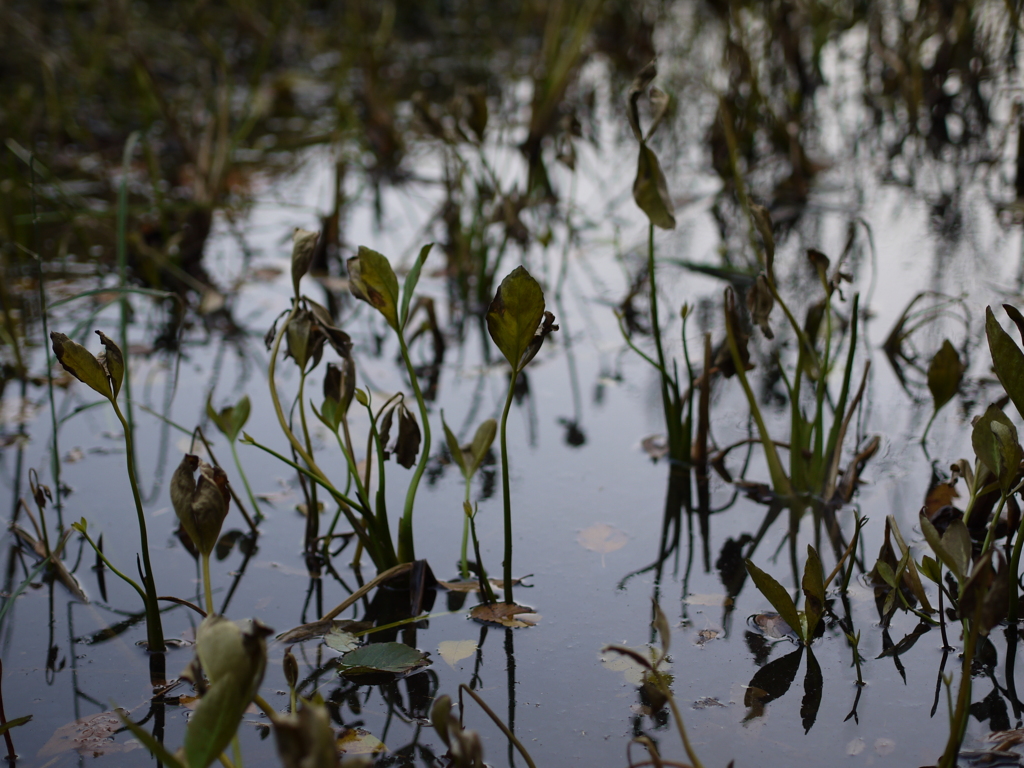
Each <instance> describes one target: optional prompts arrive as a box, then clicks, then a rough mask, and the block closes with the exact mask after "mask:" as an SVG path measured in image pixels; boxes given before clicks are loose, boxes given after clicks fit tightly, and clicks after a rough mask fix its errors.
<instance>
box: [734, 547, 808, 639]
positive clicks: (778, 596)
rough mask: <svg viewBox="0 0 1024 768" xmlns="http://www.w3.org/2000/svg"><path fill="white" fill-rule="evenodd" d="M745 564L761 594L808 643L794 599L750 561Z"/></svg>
mask: <svg viewBox="0 0 1024 768" xmlns="http://www.w3.org/2000/svg"><path fill="white" fill-rule="evenodd" d="M745 562H746V565H747V573H749V574H750V578H751V579H753V581H754V585H755V586H756V587H757V588H758V589H759V590H760V591H761V594H763V595H764V596H765V597H767V598H768V602H769V603H771V605H772V608H774V609H775V610H776V611H778V612H779V615H780V616H781V617H782V618H783V620H784V621H785V622H786V623H787V624H788V625H789V626H790V627H791V628H792V629H793V631H794V632H795V633H796V634H797V636H798V637H800V639H801V640H804V641H807V640H808V639H809V638H805V637H803V636H802V634H801V625H800V616H799V614H798V613H797V611H796V605H795V604H794V603H793V598H792V597H790V596H789V592H787V591H786V590H785V589H784V588H783V586H782V585H781V584H779V582H777V581H776V580H775V579H773V578H772V577H771V576H769V575H768V574H767V573H765V572H764V571H762V570H761V569H760V568H758V567H757V566H756V565H754V564H753V563H752V562H751V561H750V560H749V559H747V560H746V561H745Z"/></svg>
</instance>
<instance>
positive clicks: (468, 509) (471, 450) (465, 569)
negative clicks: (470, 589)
mask: <svg viewBox="0 0 1024 768" xmlns="http://www.w3.org/2000/svg"><path fill="white" fill-rule="evenodd" d="M441 425H442V426H443V427H444V437H445V441H446V442H447V443H448V452H449V453H450V454H451V455H452V461H454V462H455V463H456V464H457V465H458V467H459V470H461V472H462V477H463V479H465V481H466V497H465V499H464V500H463V502H462V506H463V510H464V511H465V513H466V517H465V520H464V522H463V526H462V556H461V561H460V568H461V571H462V578H463V579H468V578H469V564H468V560H467V555H466V549H467V544H468V537H469V525H470V522H471V521H472V519H473V517H474V516H475V514H476V513H475V511H474V510H473V507H472V505H470V503H469V491H470V485H471V483H472V481H473V476H474V475H475V474H476V473H477V470H478V469H480V465H481V464H483V462H484V459H485V458H486V457H487V452H488V451H489V450H490V449H491V443H493V442H494V437H495V435H496V434H497V432H498V422H496V421H495V420H494V419H487V420H486V421H484V422H483V423H481V424H480V426H479V427H477V429H476V434H474V435H473V441H472V442H471V443H469V444H468V445H465V446H461V445H459V439H458V438H457V437H456V436H455V434H454V433H453V432H452V431H451V429H449V427H448V424H446V423H445V420H444V413H442V414H441ZM477 565H478V566H479V567H480V568H481V569H483V563H481V562H479V554H478V561H477ZM481 584H484V585H485V587H486V588H487V590H488V591H489V590H490V586H489V585H488V584H487V579H486V577H483V576H481Z"/></svg>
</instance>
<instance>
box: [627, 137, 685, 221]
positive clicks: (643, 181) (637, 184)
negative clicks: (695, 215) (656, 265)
mask: <svg viewBox="0 0 1024 768" xmlns="http://www.w3.org/2000/svg"><path fill="white" fill-rule="evenodd" d="M633 199H634V200H635V201H636V204H637V205H638V206H640V210H642V211H643V212H644V213H646V214H647V218H648V219H650V220H651V223H652V224H653V225H654V226H656V227H660V228H661V229H675V227H676V219H675V216H673V214H672V209H673V205H672V197H671V196H670V195H669V193H668V182H667V181H665V174H664V173H663V172H662V170H661V164H660V163H659V162H658V156H657V155H655V154H654V150H652V149H651V148H650V147H648V146H647V145H646V144H641V145H640V155H639V157H638V158H637V163H636V179H635V180H634V181H633Z"/></svg>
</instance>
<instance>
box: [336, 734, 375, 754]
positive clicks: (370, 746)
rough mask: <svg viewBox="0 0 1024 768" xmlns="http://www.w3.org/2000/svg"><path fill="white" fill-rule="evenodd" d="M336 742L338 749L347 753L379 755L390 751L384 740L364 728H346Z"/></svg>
mask: <svg viewBox="0 0 1024 768" xmlns="http://www.w3.org/2000/svg"><path fill="white" fill-rule="evenodd" d="M336 744H337V747H338V751H339V752H344V753H345V754H346V755H379V754H382V753H384V752H387V751H388V748H387V747H386V746H384V742H382V741H381V740H380V739H378V738H377V737H376V736H374V735H373V734H372V733H370V732H369V731H367V730H364V729H362V728H346V729H345V730H344V731H342V732H341V735H339V736H338V740H337V742H336Z"/></svg>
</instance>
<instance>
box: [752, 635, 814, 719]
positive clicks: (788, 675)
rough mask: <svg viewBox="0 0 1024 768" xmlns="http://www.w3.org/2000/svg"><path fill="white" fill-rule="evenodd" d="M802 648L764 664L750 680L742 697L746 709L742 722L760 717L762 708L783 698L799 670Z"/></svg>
mask: <svg viewBox="0 0 1024 768" xmlns="http://www.w3.org/2000/svg"><path fill="white" fill-rule="evenodd" d="M803 652H804V649H803V646H801V647H799V648H797V649H796V650H795V651H793V652H792V653H788V654H786V655H785V656H783V657H781V658H778V659H775V661H771V662H769V663H768V664H765V665H764V666H763V667H761V668H760V669H759V670H757V672H755V673H754V676H753V677H752V678H750V684H749V685H748V686H747V692H746V693H745V694H744V696H743V705H744V706H745V707H747V708H748V710H747V714H746V715H745V716H744V718H743V722H747V721H748V720H753V719H754V718H755V717H761V716H762V715H763V714H764V707H765V705H766V704H768V703H769V702H771V701H774V700H775V699H778V698H780V697H781V696H783V695H784V694H785V693H786V691H788V690H789V686H791V685H792V684H793V680H794V679H795V678H796V671H797V670H798V669H799V668H800V657H801V656H803Z"/></svg>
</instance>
